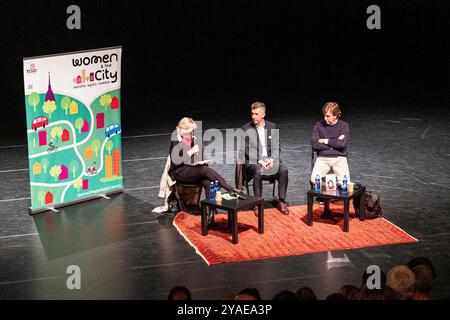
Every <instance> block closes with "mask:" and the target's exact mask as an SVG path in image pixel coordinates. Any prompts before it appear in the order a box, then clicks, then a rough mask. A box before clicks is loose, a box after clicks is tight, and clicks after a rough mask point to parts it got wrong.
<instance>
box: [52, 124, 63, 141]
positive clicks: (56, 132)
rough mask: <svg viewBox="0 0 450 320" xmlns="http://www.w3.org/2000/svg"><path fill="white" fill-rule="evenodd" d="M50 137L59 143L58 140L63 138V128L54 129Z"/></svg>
mask: <svg viewBox="0 0 450 320" xmlns="http://www.w3.org/2000/svg"><path fill="white" fill-rule="evenodd" d="M50 135H51V136H52V138H53V139H55V141H57V139H56V138H58V137H59V138H61V136H62V128H61V127H59V126H58V127H53V128H52V130H51V131H50Z"/></svg>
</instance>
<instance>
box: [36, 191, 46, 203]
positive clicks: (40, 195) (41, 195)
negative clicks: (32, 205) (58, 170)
mask: <svg viewBox="0 0 450 320" xmlns="http://www.w3.org/2000/svg"><path fill="white" fill-rule="evenodd" d="M37 199H38V201H39V202H40V203H41V205H44V200H45V192H44V191H42V190H41V191H39V192H38V194H37Z"/></svg>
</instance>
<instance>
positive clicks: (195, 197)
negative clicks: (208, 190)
mask: <svg viewBox="0 0 450 320" xmlns="http://www.w3.org/2000/svg"><path fill="white" fill-rule="evenodd" d="M180 189H181V191H182V192H181V193H180ZM187 189H191V190H190V191H185V190H187ZM192 189H194V191H192ZM202 190H203V186H202V185H200V184H188V183H181V182H177V183H175V185H174V193H175V198H176V200H177V201H178V205H179V207H180V210H181V211H183V210H184V209H185V208H183V201H182V198H183V200H184V203H185V204H186V205H196V206H197V207H200V200H201V199H200V198H201V196H202ZM180 194H181V195H180ZM205 196H206V195H205Z"/></svg>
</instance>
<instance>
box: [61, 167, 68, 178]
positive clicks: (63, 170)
mask: <svg viewBox="0 0 450 320" xmlns="http://www.w3.org/2000/svg"><path fill="white" fill-rule="evenodd" d="M68 177H69V170H68V169H67V167H66V166H65V165H62V166H61V173H60V174H59V180H65V179H67V178H68Z"/></svg>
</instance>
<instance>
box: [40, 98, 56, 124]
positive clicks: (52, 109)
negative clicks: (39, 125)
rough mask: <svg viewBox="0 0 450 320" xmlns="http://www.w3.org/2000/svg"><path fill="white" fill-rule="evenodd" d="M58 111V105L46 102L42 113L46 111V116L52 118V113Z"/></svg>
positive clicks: (49, 101) (50, 101)
mask: <svg viewBox="0 0 450 320" xmlns="http://www.w3.org/2000/svg"><path fill="white" fill-rule="evenodd" d="M55 110H56V103H55V101H53V100H47V101H45V102H44V105H43V106H42V111H44V112H45V113H46V114H48V118H49V119H51V118H52V113H53V112H55Z"/></svg>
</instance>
